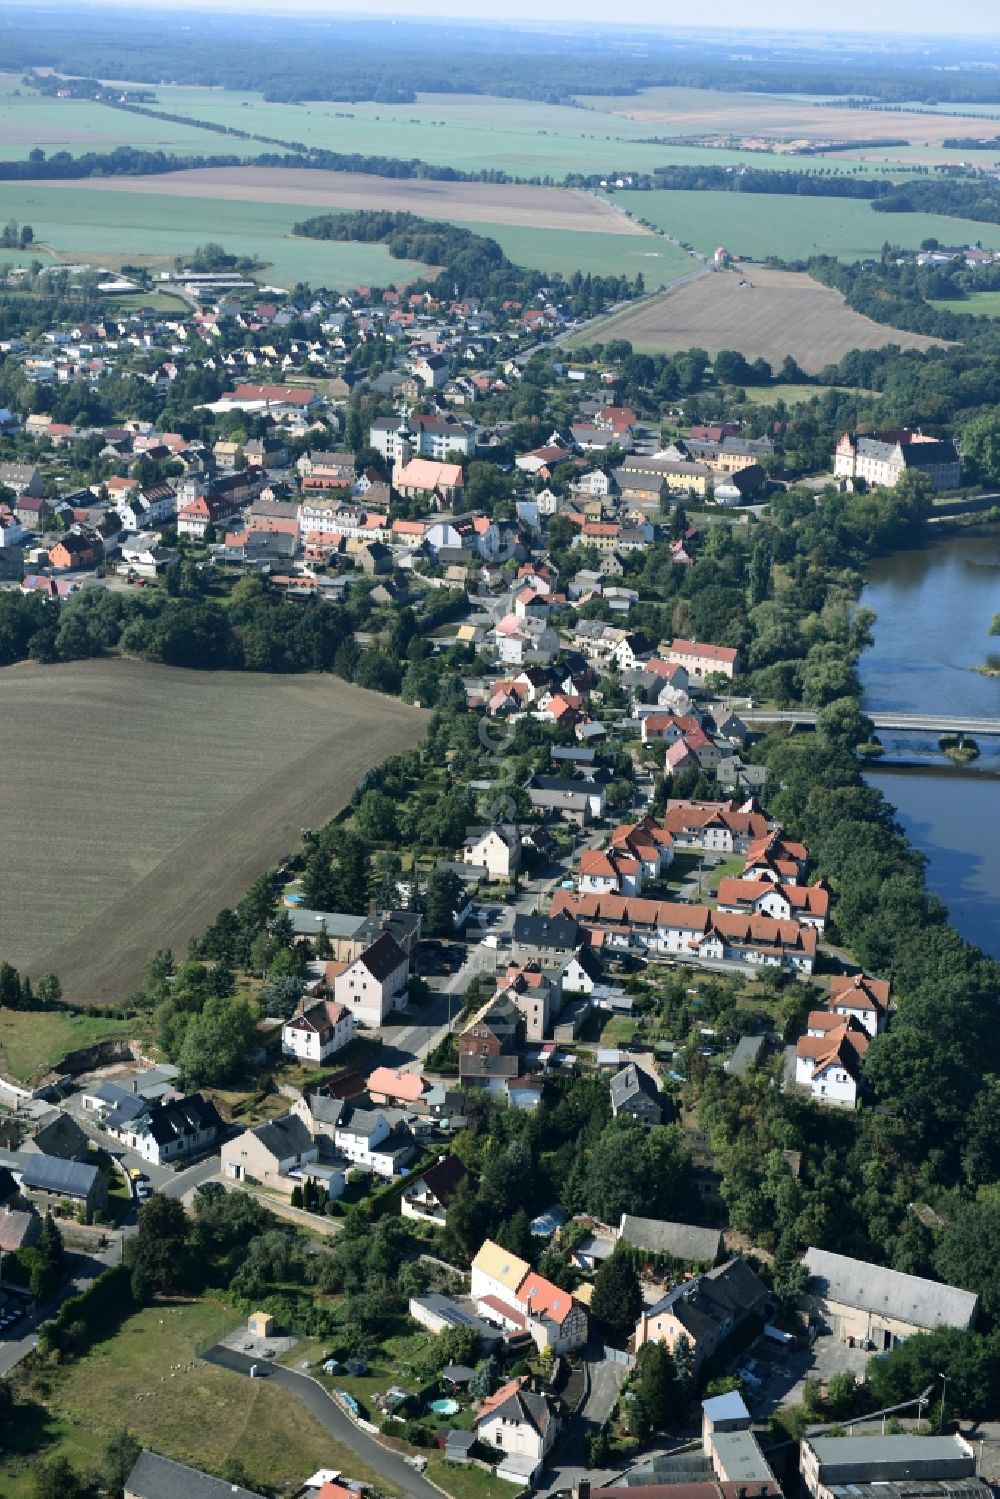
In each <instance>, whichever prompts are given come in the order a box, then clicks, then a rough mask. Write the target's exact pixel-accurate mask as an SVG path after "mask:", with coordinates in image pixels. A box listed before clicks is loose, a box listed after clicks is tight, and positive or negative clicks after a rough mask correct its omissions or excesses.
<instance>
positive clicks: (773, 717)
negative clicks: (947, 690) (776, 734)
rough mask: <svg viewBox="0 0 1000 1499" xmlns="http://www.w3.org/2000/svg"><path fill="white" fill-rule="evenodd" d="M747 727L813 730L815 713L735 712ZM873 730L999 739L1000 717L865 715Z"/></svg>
mask: <svg viewBox="0 0 1000 1499" xmlns="http://www.w3.org/2000/svg"><path fill="white" fill-rule="evenodd" d="M734 711H735V712H736V713H737V714H738V716H739V717H740V718H742V720H743V722H744V723H745V724H746V725H747V727H748V728H754V727H760V726H764V725H766V724H771V723H786V724H788V725H789V726H794V727H801V728H804V729H805V728H812V727H813V725H814V724H815V722H816V714H815V713H809V712H807V711H806V710H805V709H802V708H791V709H786V710H777V709H776V710H774V711H758V710H756V709H753V708H745V709H739V708H737V709H735V710H734ZM865 717H866V718H870V719H871V721H872V723H873V724H874V725H875V727H876V729H889V730H896V731H897V732H904V731H906V730H911V731H915V732H917V733H924V734H937V735H938V736H940V735H942V734H966V735H968V736H969V738H971V739H986V738H989V737H991V736H996V737H1000V718H963V717H961V716H959V715H957V714H955V715H948V714H942V713H892V712H876V713H866V714H865Z"/></svg>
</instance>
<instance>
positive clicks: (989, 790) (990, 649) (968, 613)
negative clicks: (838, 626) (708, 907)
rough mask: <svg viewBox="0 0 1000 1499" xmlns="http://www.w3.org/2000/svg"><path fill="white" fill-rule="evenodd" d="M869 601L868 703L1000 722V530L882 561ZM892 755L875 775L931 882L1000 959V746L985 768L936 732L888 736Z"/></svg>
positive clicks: (965, 929)
mask: <svg viewBox="0 0 1000 1499" xmlns="http://www.w3.org/2000/svg"><path fill="white" fill-rule="evenodd" d="M862 602H863V603H865V604H867V605H868V606H869V607H870V608H872V609H874V611H875V613H876V614H877V616H878V619H877V621H876V624H875V626H874V630H873V632H872V633H873V635H874V641H875V643H874V645H873V646H872V647H870V648H869V649H868V650H866V651H864V652H863V653H862V657H861V663H860V673H861V684H862V687H863V690H864V706H865V707H866V708H867V709H868V710H869V711H870V712H876V711H878V710H880V709H889V710H893V711H897V712H900V713H903V712H911V713H918V712H921V711H923V712H927V713H932V714H938V715H940V714H947V713H952V712H954V713H955V714H956V715H958V716H960V717H961V716H978V717H984V718H1000V677H987V676H985V675H983V674H982V673H980V672H977V671H975V670H973V668H974V667H976V666H981V665H983V664H984V663H986V662H989V664H991V665H993V666H995V667H997V668H998V669H1000V650H998V649H997V647H998V642H997V641H995V640H992V641H991V639H990V636H989V627H990V621H991V619H992V617H993V615H994V614H995V613H997V612H1000V532H996V531H991V532H985V531H984V532H981V533H980V534H978V535H975V536H973V535H961V536H953V537H949V538H947V539H946V540H943V541H940V542H937V543H936V544H934V545H931V546H928V547H925V548H922V549H920V550H917V551H906V552H896V553H895V554H894V555H893V556H891V557H887V558H884V559H883V560H881V561H880V562H878V563H876V564H875V565H874V566H873V567H872V569H871V571H870V575H869V580H868V582H867V583H866V585H865V589H864V592H863V594H862ZM881 738H882V742H883V744H884V745H885V749H886V756H885V759H884V760H883V761H882V762H881V763H880V765H879V768H878V769H876V770H872V771H870V772H867V775H868V779H869V780H870V781H871V783H872V784H873V785H875V786H878V787H879V788H880V789H881V790H882V791H883V792H884V793H885V795H886V796H887V797H888V798H889V800H890V801H891V802H892V803H893V804H894V806H895V807H896V808H897V810H898V813H899V819H900V822H901V823H902V825H903V827H904V828H905V829H906V832H907V835H908V837H909V839H910V841H911V843H913V845H914V846H915V847H916V848H918V849H920V850H921V852H922V853H924V854H925V855H926V857H927V860H928V864H927V885H928V888H929V889H931V890H933V891H934V892H935V893H936V894H937V895H940V897H941V898H942V900H943V901H944V902H945V904H946V905H947V906H948V908H949V911H950V912H951V917H952V921H953V922H954V924H955V926H956V927H957V928H958V929H959V931H960V932H961V933H962V935H963V936H964V937H966V938H968V940H969V941H970V942H975V943H976V944H978V946H980V947H981V948H983V950H984V951H985V952H988V953H991V954H993V956H995V957H998V958H1000V739H985V738H984V739H983V740H982V741H981V742H980V746H979V747H980V750H981V752H982V754H981V758H980V759H979V760H977V761H976V763H975V767H974V768H971V769H970V768H963V767H960V766H956V765H953V764H952V762H951V761H949V760H948V759H946V758H945V757H944V756H943V755H942V754H941V753H940V751H939V749H938V744H937V736H936V735H933V734H926V735H924V734H916V733H905V734H897V733H889V732H887V731H886V732H883V734H882V735H881Z"/></svg>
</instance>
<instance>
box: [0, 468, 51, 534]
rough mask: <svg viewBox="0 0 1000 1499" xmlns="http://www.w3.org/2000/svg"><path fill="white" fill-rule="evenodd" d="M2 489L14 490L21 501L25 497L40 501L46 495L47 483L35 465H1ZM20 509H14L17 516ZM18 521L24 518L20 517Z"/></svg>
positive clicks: (0, 485)
mask: <svg viewBox="0 0 1000 1499" xmlns="http://www.w3.org/2000/svg"><path fill="white" fill-rule="evenodd" d="M0 489H10V490H13V492H14V494H15V495H16V497H17V498H18V499H19V500H20V499H21V497H22V496H23V495H27V496H29V497H30V498H33V499H38V498H40V497H41V496H42V495H43V494H44V493H45V483H44V480H43V479H42V475H41V472H40V471H39V470H38V469H37V468H36V467H35V465H34V464H33V463H0ZM19 509H20V506H15V507H14V512H15V514H17V513H18V511H19ZM34 513H35V514H37V511H36V512H34ZM18 519H19V520H21V519H23V517H22V516H20V515H18Z"/></svg>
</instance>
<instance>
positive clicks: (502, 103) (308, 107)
mask: <svg viewBox="0 0 1000 1499" xmlns="http://www.w3.org/2000/svg"><path fill="white" fill-rule="evenodd" d="M156 96H157V103H156V104H155V105H153V106H151V107H152V108H156V109H162V110H164V111H166V112H168V113H170V114H183V115H188V116H190V117H191V119H192V120H194V119H200V120H207V121H210V122H211V123H212V124H215V125H222V126H225V127H227V128H233V129H237V130H252V131H254V132H255V133H256V134H258V135H267V136H272V137H273V138H275V139H278V140H285V141H300V142H301V143H302V144H303V145H306V146H320V147H323V148H325V149H327V150H332V151H345V152H354V151H356V152H360V153H362V154H366V155H368V154H374V155H385V156H397V157H405V158H409V157H413V156H418V157H420V158H421V159H422V160H423V161H429V162H433V163H435V165H441V166H453V167H457V168H459V169H460V170H462V171H470V172H477V171H484V170H495V169H500V170H502V171H505V172H510V173H511V174H512V175H514V176H518V177H545V176H551V177H553V178H554V179H555V180H556V181H557V182H558V181H561V180H562V178H563V177H564V176H565V175H566V173H567V172H595V171H597V172H611V171H622V172H628V171H638V172H650V171H652V170H653V169H654V167H658V166H664V165H667V164H669V163H687V164H688V165H691V166H698V165H701V164H703V163H706V162H716V163H717V164H718V165H720V166H732V165H737V164H739V163H740V162H741V161H744V160H746V159H747V156H746V153H742V154H741V153H739V152H736V151H712V150H706V149H702V148H696V147H683V146H681V147H673V146H670V147H668V146H654V145H650V144H646V143H645V142H646V141H647V140H648V138H649V137H651V136H657V135H664V134H666V133H668V132H665V131H663V130H661V129H658V128H652V127H651V126H650V125H649V124H648V122H646V121H642V120H629V119H627V118H625V117H624V116H622V115H617V114H612V113H610V111H607V110H602V109H580V108H573V107H572V106H570V105H561V104H541V103H536V102H532V101H531V100H522V99H500V98H494V97H491V96H489V95H479V94H421V95H420V96H419V98H418V99H417V101H416V103H414V104H374V103H358V104H345V103H332V102H329V101H312V102H309V103H304V104H279V103H270V102H268V101H267V100H265V99H264V98H263V97H262V96H261V95H260V94H256V93H237V92H228V91H227V92H223V91H221V90H218V89H197V88H172V87H163V88H157V90H156ZM92 107H93V108H97V109H100V108H101V107H102V106H100V105H94V106H92ZM105 112H106V113H107V114H112V113H114V115H115V117H116V121H123V120H126V119H128V118H129V117H128V116H127V115H124V114H123V113H122V112H121V111H114V112H112V111H111V110H107V109H106V110H105ZM133 118H134V119H135V120H137V121H138V122H140V123H143V124H146V125H155V124H156V122H155V121H151V120H145V119H144V118H143V117H141V116H134V117H133ZM119 128H125V127H124V126H120V127H119ZM157 128H159V129H161V130H163V131H177V130H180V129H181V128H182V127H178V126H173V125H167V124H166V123H163V124H162V125H160V126H158V127H157ZM200 134H201V136H205V135H209V136H210V137H211V138H213V139H215V140H216V141H218V142H219V144H218V146H217V148H216V149H218V150H224V151H229V150H233V151H237V152H246V153H247V154H253V153H254V152H255V151H257V150H262V149H266V148H264V147H260V146H255V145H253V144H252V143H251V142H244V143H240V142H239V141H234V140H233V139H232V138H227V137H224V136H214V135H212V133H211V132H201V133H200ZM753 160H754V162H755V164H756V165H758V166H759V167H761V168H762V169H767V168H771V167H780V166H782V165H783V162H782V160H781V158H779V157H775V156H766V155H759V154H758V155H756V156H754V157H753ZM851 165H852V166H853V165H855V164H853V163H852V164H851ZM824 166H832V167H834V168H836V166H837V164H836V163H835V162H832V161H831V162H829V163H826V162H824ZM845 169H846V168H845Z"/></svg>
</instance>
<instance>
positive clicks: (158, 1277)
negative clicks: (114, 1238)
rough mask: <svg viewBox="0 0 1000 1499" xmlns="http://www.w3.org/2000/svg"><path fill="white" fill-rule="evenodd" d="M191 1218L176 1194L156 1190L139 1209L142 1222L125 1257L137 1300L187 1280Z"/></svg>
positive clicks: (130, 1242) (172, 1289)
mask: <svg viewBox="0 0 1000 1499" xmlns="http://www.w3.org/2000/svg"><path fill="white" fill-rule="evenodd" d="M186 1241H187V1218H186V1216H185V1213H184V1204H183V1203H182V1202H180V1201H178V1199H177V1198H176V1197H164V1196H162V1195H161V1194H160V1193H159V1192H154V1193H153V1195H152V1197H150V1198H149V1199H148V1201H146V1202H144V1203H143V1205H142V1207H141V1208H140V1209H139V1226H138V1228H137V1230H136V1232H135V1234H134V1235H133V1236H132V1238H130V1239H128V1240H127V1241H126V1243H125V1250H124V1257H125V1263H126V1265H128V1267H129V1270H130V1271H131V1276H132V1295H133V1297H134V1298H135V1300H136V1301H137V1302H143V1301H148V1300H149V1299H150V1298H151V1297H152V1296H154V1295H162V1294H164V1293H166V1292H169V1291H175V1290H177V1289H178V1287H180V1286H181V1285H183V1284H184V1281H185V1278H186V1275H187V1272H188V1266H187V1256H186V1253H185V1248H186Z"/></svg>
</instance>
